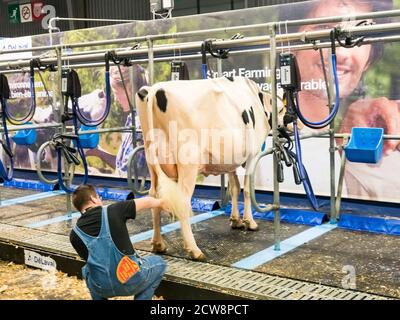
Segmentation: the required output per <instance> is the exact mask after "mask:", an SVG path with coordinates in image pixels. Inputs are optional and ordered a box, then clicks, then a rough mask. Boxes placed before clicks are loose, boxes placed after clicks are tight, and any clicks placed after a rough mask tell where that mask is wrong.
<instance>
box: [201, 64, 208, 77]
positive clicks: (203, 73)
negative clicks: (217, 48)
mask: <svg viewBox="0 0 400 320" xmlns="http://www.w3.org/2000/svg"><path fill="white" fill-rule="evenodd" d="M201 77H202V78H203V79H207V64H204V63H203V64H202V65H201Z"/></svg>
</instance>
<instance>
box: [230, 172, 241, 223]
mask: <svg viewBox="0 0 400 320" xmlns="http://www.w3.org/2000/svg"><path fill="white" fill-rule="evenodd" d="M228 177H229V192H230V193H231V196H232V211H231V217H230V221H231V228H232V229H242V228H244V226H245V225H244V223H243V221H242V220H241V219H240V215H239V209H238V198H239V193H240V182H239V178H238V176H237V174H236V172H233V173H229V175H228Z"/></svg>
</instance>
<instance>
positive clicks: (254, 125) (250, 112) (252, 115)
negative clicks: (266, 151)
mask: <svg viewBox="0 0 400 320" xmlns="http://www.w3.org/2000/svg"><path fill="white" fill-rule="evenodd" d="M249 114H250V118H251V121H253V128H255V127H256V118H255V117H254V110H253V107H250V110H249Z"/></svg>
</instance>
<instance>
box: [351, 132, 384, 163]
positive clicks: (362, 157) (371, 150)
mask: <svg viewBox="0 0 400 320" xmlns="http://www.w3.org/2000/svg"><path fill="white" fill-rule="evenodd" d="M382 148H383V129H382V128H352V130H351V138H350V142H349V143H348V145H347V146H346V147H345V148H344V151H345V153H346V158H347V160H349V161H352V162H362V163H378V162H379V161H380V160H381V158H382Z"/></svg>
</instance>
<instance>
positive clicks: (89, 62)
mask: <svg viewBox="0 0 400 320" xmlns="http://www.w3.org/2000/svg"><path fill="white" fill-rule="evenodd" d="M399 15H400V11H399V10H394V11H389V12H376V13H365V14H360V15H356V16H353V17H352V19H354V20H355V21H358V20H364V19H373V18H382V17H390V16H399ZM341 21H343V16H340V17H339V16H338V17H325V18H315V19H307V20H293V21H286V22H285V24H286V25H287V26H300V25H310V24H324V23H340V22H341ZM277 26H278V23H275V22H274V23H271V22H268V23H261V24H257V25H245V26H235V27H223V28H214V29H206V30H197V31H189V32H177V33H174V34H159V35H146V36H139V37H131V38H123V39H112V40H99V41H92V42H82V43H71V44H68V48H69V49H74V48H83V47H86V48H88V47H92V48H93V47H98V46H101V45H110V44H126V43H132V42H135V43H138V42H147V47H142V48H128V49H127V48H126V47H124V48H113V50H114V52H115V55H116V56H117V57H120V56H124V57H129V58H132V57H134V59H133V60H132V63H137V64H141V63H147V67H148V73H149V85H152V84H154V64H155V62H164V61H171V60H173V59H175V57H173V56H172V52H174V50H177V49H180V50H181V51H182V52H183V53H187V55H185V54H184V55H182V56H181V57H180V60H185V59H188V60H189V59H197V60H199V59H201V58H202V53H201V47H202V44H203V41H197V42H196V41H195V42H182V43H178V44H173V45H171V44H168V45H165V44H161V45H154V42H155V41H158V40H168V39H177V38H180V37H182V38H183V37H188V36H199V35H204V36H208V37H209V35H210V34H212V33H214V32H227V31H230V32H238V31H240V32H241V33H242V32H243V31H246V30H255V29H261V30H265V28H268V34H267V35H262V36H249V37H245V38H243V39H235V40H223V39H222V40H221V39H216V40H213V41H212V46H213V50H220V49H229V48H234V49H238V48H239V50H232V51H231V52H229V54H230V55H240V54H243V53H246V54H259V53H268V52H269V53H270V69H271V70H276V67H277V51H278V50H279V49H283V50H287V49H288V47H285V46H283V44H282V43H283V42H285V41H288V40H289V39H290V40H293V41H300V42H301V43H300V44H292V45H289V47H290V48H291V49H292V50H293V51H295V50H315V49H323V48H331V47H332V41H331V39H330V37H331V30H324V29H322V30H313V31H306V32H300V33H299V32H298V33H291V34H290V33H287V34H285V35H281V34H279V35H277V34H276V30H277ZM399 29H400V24H399V23H387V24H377V25H360V26H355V27H346V28H344V29H343V30H336V32H337V33H335V42H338V44H335V45H341V44H343V45H345V46H352V45H365V44H372V43H376V42H394V41H399V40H400V36H397V35H390V36H387V35H382V33H384V32H389V31H398V30H399ZM377 32H380V34H379V36H376V34H377ZM349 35H350V36H349ZM369 35H371V37H367V36H369ZM352 37H353V38H352ZM362 37H364V38H362ZM326 39H330V41H326ZM338 39H339V40H340V42H341V44H340V43H339V41H338ZM277 43H281V44H282V46H281V48H278V47H277ZM355 43H357V44H355ZM243 46H256V47H257V48H252V49H250V50H247V49H246V50H242V48H243ZM261 46H262V47H261ZM65 47H66V45H65V44H63V45H62V46H61V45H51V46H43V47H38V48H28V49H18V50H17V51H18V52H24V51H26V52H27V51H31V52H37V51H41V52H43V51H46V50H54V51H55V52H56V57H54V56H52V55H50V56H48V57H46V58H43V61H42V64H43V65H50V64H56V65H55V67H56V70H57V87H59V90H58V91H57V92H56V94H55V97H56V99H57V101H58V103H56V107H57V108H58V107H59V108H60V109H61V110H60V112H59V113H58V112H55V114H56V115H57V116H59V118H60V119H56V120H55V123H50V124H42V125H30V124H25V125H24V126H21V127H20V128H19V129H31V128H34V129H37V128H39V127H43V128H45V127H52V128H56V129H57V130H58V133H60V135H65V134H67V135H69V137H70V138H72V139H66V138H65V137H62V136H60V138H61V141H63V139H64V141H65V142H67V141H66V140H69V142H68V143H64V144H65V145H66V146H68V147H71V148H74V149H77V145H76V144H75V145H74V146H73V144H71V140H74V138H75V137H74V136H77V135H78V136H79V135H84V134H91V133H96V132H98V133H100V132H112V131H114V132H121V131H124V130H125V131H126V130H133V128H127V127H124V128H112V129H108V128H102V129H96V130H88V131H85V132H83V131H82V130H80V131H78V132H76V131H75V128H72V131H73V135H71V132H67V124H66V121H65V122H62V121H61V115H64V116H67V117H68V116H71V114H65V110H64V108H65V103H64V98H65V95H64V94H62V92H61V87H62V81H63V80H62V78H63V77H62V74H63V70H64V69H65V67H64V66H63V62H65V61H69V63H71V65H69V68H71V69H77V68H89V67H100V66H104V65H106V61H105V59H104V57H105V54H106V53H107V52H109V51H110V49H101V50H97V49H96V50H88V51H82V52H72V53H69V52H63V50H62V49H63V48H65ZM17 51H16V50H9V51H7V50H3V51H1V52H0V54H1V53H14V52H17ZM168 54H170V55H168ZM208 54H209V53H208ZM287 58H288V57H287V56H282V59H278V60H279V61H280V60H282V63H283V62H284V60H285V59H287ZM31 60H32V59H26V60H24V59H19V60H15V61H12V60H10V61H8V62H6V63H4V62H0V73H2V74H3V73H13V72H18V71H16V70H10V68H18V69H19V70H20V71H19V72H21V70H23V69H22V68H24V67H29V66H30V61H31ZM289 60H290V58H289ZM331 60H332V59H331ZM117 62H118V61H117ZM289 62H290V61H289ZM328 62H329V61H328ZM112 63H115V62H113V61H112ZM332 64H333V63H332V62H329V65H332ZM289 65H290V63H289ZM331 70H333V67H332V69H331ZM332 75H333V72H332V71H331V72H330V77H331V78H333V77H334V75H333V76H332ZM328 82H331V83H333V79H330V81H328ZM329 87H330V90H331V91H332V90H333V87H334V85H330V86H329ZM289 91H290V90H289ZM292 91H293V94H292V92H289V94H288V97H289V98H290V96H291V97H292V98H291V99H286V103H287V104H289V106H291V107H293V106H294V109H295V114H296V116H297V117H298V118H299V119H300V120H302V119H301V118H300V116H299V115H298V114H297V111H296V110H297V108H296V105H297V106H298V103H297V101H296V96H297V94H296V92H295V90H292ZM271 96H272V140H273V143H272V147H271V148H267V149H266V150H264V151H262V152H260V153H259V154H258V155H257V157H256V158H255V159H254V161H253V163H252V164H251V165H250V168H249V169H250V187H251V188H250V191H251V199H252V204H253V207H254V208H255V209H256V210H257V211H259V212H267V211H273V212H274V235H275V249H277V250H279V248H280V212H279V208H280V199H279V180H280V179H279V178H282V177H278V175H279V167H280V164H279V163H280V162H282V161H283V163H285V164H286V162H287V163H288V164H289V163H290V162H292V165H294V164H296V167H297V170H296V169H294V170H296V173H295V177H297V178H295V179H296V180H297V182H298V181H300V180H301V178H302V173H301V170H302V167H301V166H300V165H299V162H300V161H299V158H298V157H299V155H298V153H299V152H298V150H297V149H296V142H295V141H294V142H293V141H292V142H289V140H288V137H287V136H286V138H284V137H285V133H284V132H283V131H282V132H280V131H279V130H278V119H277V116H278V112H277V99H278V95H277V79H276V77H275V76H272V77H271ZM293 97H294V98H293ZM330 97H331V98H330V99H332V97H333V93H331V94H330ZM328 98H329V97H328ZM69 99H71V97H69ZM329 106H330V107H331V108H333V106H334V104H333V103H332V101H330V102H329ZM56 111H57V110H56ZM75 111H76V110H75ZM292 111H293V108H292ZM331 111H333V109H332V110H331ZM73 112H74V111H73V110H72V113H73ZM289 115H290V114H289ZM330 126H331V128H330V130H328V131H317V132H311V133H306V134H299V139H300V140H301V139H307V138H312V137H324V138H326V137H329V138H330V141H331V148H330V152H331V177H333V178H332V179H331V204H332V202H333V203H335V197H336V194H335V181H334V170H335V167H334V158H333V155H334V153H335V151H337V149H338V148H335V141H334V139H335V137H336V138H339V139H340V138H345V139H348V138H349V137H353V138H354V137H355V135H350V134H335V133H334V130H333V124H332V123H331V124H330ZM317 127H319V125H318V126H317ZM11 130H14V128H11V129H10V130H9V131H11ZM3 131H4V130H3ZM76 133H78V134H76ZM289 137H290V138H291V139H292V140H293V137H292V136H291V135H290V136H289ZM384 138H385V139H399V137H397V136H388V135H385V136H384ZM75 140H76V139H75ZM280 145H282V147H280ZM277 146H278V147H277ZM282 148H283V149H282ZM277 149H279V150H277ZM288 149H290V150H291V151H293V154H292V153H290V152H289V153H288V151H287V150H288ZM356 149H357V148H356ZM62 150H65V151H71V154H73V155H74V156H75V155H76V154H79V151H78V150H77V151H76V152H72V150H70V149H68V148H65V147H64V146H63V145H61V148H60V152H61V154H62V156H63V158H65V155H64V154H63V152H64V151H62ZM294 150H295V151H294ZM343 150H344V151H345V152H343V153H342V156H343V155H344V154H346V157H348V158H349V160H350V158H351V156H356V155H357V154H354V153H353V154H352V145H351V143H349V144H348V145H346V147H343ZM276 151H279V152H280V155H279V154H278V155H279V159H278V157H277V156H273V157H272V160H273V181H274V182H273V189H274V194H273V204H269V205H264V206H263V205H259V204H258V203H257V201H256V198H255V185H254V172H255V168H256V167H257V164H258V162H259V160H260V159H261V158H262V157H264V156H266V155H267V154H272V153H276ZM67 154H68V155H70V154H69V153H67ZM67 157H68V156H67ZM342 159H343V158H342ZM70 160H72V163H71V166H70V165H69V164H68V161H66V160H65V162H66V164H67V165H66V166H65V168H64V181H65V183H66V187H68V188H69V187H70V185H69V181H70V180H71V179H70V178H71V176H70V173H72V172H71V171H72V170H71V168H69V169H68V168H67V167H73V165H74V158H73V157H71V159H70ZM285 160H286V161H285ZM299 178H300V179H299ZM339 187H340V185H339ZM332 199H333V200H332ZM67 206H68V196H67ZM335 219H336V212H335V206H334V205H333V206H332V205H331V220H332V221H333V222H334V220H335Z"/></svg>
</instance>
